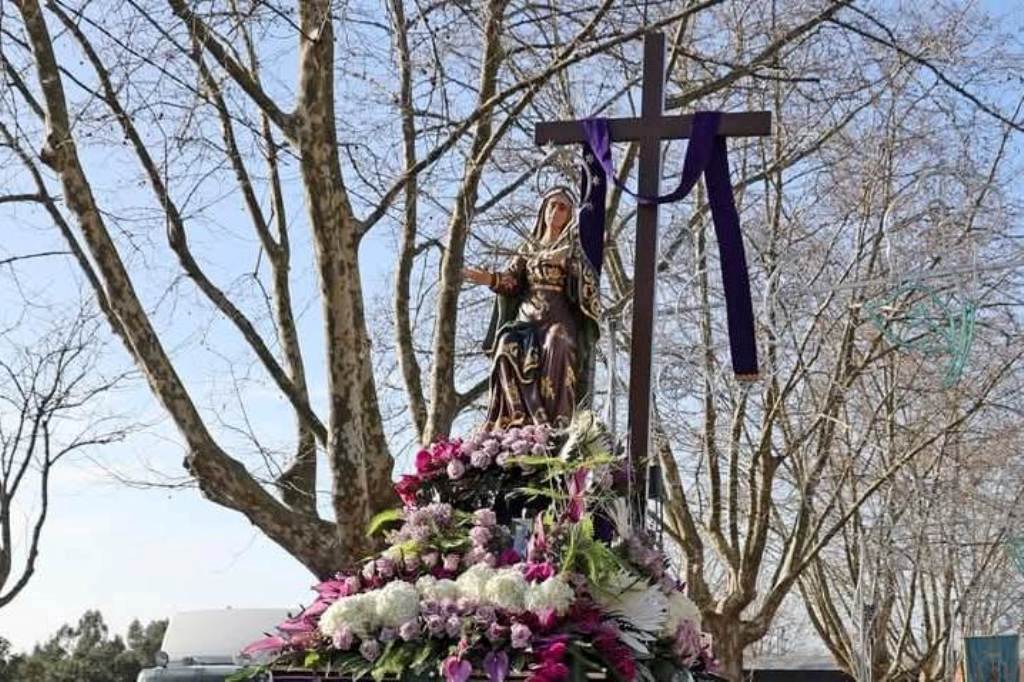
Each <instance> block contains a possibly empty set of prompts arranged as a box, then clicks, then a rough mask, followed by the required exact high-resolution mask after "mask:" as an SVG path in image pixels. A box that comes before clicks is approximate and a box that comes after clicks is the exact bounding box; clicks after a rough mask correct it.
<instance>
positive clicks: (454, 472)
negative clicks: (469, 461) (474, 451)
mask: <svg viewBox="0 0 1024 682" xmlns="http://www.w3.org/2000/svg"><path fill="white" fill-rule="evenodd" d="M465 473H466V465H465V464H463V463H462V460H461V459H453V460H452V461H450V462H448V478H450V479H452V480H453V481H457V480H459V479H460V478H462V476H463V474H465Z"/></svg>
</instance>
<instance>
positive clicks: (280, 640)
mask: <svg viewBox="0 0 1024 682" xmlns="http://www.w3.org/2000/svg"><path fill="white" fill-rule="evenodd" d="M287 644H288V640H286V639H285V638H284V637H278V636H277V635H274V636H272V637H264V638H263V639H260V640H256V641H255V642H253V643H252V644H250V645H249V646H247V647H245V648H244V649H242V653H243V654H246V655H247V656H252V655H253V654H258V653H261V652H264V651H279V650H281V649H283V648H284V647H285V645H287Z"/></svg>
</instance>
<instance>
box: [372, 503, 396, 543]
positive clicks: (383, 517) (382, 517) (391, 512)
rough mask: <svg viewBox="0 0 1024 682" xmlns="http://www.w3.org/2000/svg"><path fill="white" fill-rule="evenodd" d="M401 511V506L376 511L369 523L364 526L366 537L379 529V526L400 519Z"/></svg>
mask: <svg viewBox="0 0 1024 682" xmlns="http://www.w3.org/2000/svg"><path fill="white" fill-rule="evenodd" d="M403 513H404V510H403V509H402V508H401V507H396V508H394V509H385V510H384V511H382V512H380V513H378V514H377V515H376V516H374V517H373V518H372V519H370V524H369V525H368V526H367V527H366V535H367V537H369V536H371V535H373V534H374V533H376V532H377V531H378V530H380V528H381V526H384V525H386V524H389V523H394V522H395V521H401V520H402V516H403Z"/></svg>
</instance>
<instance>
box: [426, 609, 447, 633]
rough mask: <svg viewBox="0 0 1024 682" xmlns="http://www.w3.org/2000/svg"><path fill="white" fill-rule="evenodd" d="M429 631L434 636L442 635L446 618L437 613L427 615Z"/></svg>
mask: <svg viewBox="0 0 1024 682" xmlns="http://www.w3.org/2000/svg"><path fill="white" fill-rule="evenodd" d="M427 632H429V633H430V634H431V635H433V636H434V637H437V636H439V635H441V634H442V633H443V632H444V619H443V618H441V616H439V615H437V614H434V615H431V616H427Z"/></svg>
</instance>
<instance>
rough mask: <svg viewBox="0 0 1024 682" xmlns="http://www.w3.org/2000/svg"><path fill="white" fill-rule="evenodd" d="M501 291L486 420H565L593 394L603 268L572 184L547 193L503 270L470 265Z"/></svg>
mask: <svg viewBox="0 0 1024 682" xmlns="http://www.w3.org/2000/svg"><path fill="white" fill-rule="evenodd" d="M464 275H465V277H466V279H468V280H470V281H472V282H475V283H478V284H485V285H487V286H489V287H490V288H491V290H492V291H494V293H495V294H496V295H497V300H496V301H495V304H494V311H493V313H492V315H491V324H490V328H489V329H488V331H487V336H486V338H485V339H484V350H485V351H486V352H487V353H488V354H489V355H490V356H491V376H490V395H489V403H488V409H487V421H486V423H485V428H507V427H510V426H517V425H523V424H551V425H554V426H558V425H564V424H566V423H567V422H568V421H569V420H571V419H572V415H573V413H574V411H575V410H576V408H577V406H579V405H581V404H584V403H586V402H588V401H589V399H590V397H591V396H590V384H591V375H592V368H593V350H594V346H595V344H596V341H597V338H598V334H599V327H598V317H599V312H600V298H599V290H598V268H597V267H595V264H594V263H592V262H591V260H590V258H589V257H588V255H587V253H586V251H585V250H584V248H583V244H582V242H581V240H580V230H579V222H578V211H577V208H576V199H575V197H574V195H573V193H572V190H570V189H568V188H567V187H555V188H553V189H551V190H549V191H548V192H547V193H545V194H544V196H543V198H542V200H541V204H540V209H539V210H538V212H537V220H536V222H535V223H534V227H533V230H532V232H531V234H530V239H529V240H528V241H527V242H525V243H524V244H522V245H521V246H520V248H519V249H518V251H517V252H516V254H515V256H514V257H513V258H512V259H511V262H510V263H509V264H508V267H506V268H505V269H504V270H502V271H499V272H488V271H485V270H477V269H474V268H466V269H465V270H464Z"/></svg>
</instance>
